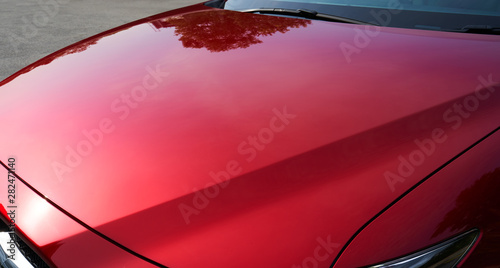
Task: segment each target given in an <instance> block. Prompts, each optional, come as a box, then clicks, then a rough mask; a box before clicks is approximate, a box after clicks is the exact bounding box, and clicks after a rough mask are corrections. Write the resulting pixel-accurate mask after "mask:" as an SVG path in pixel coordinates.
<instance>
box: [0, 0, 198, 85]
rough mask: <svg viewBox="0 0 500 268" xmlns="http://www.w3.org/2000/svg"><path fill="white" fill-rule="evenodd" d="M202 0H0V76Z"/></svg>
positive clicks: (1, 77) (8, 74)
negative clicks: (152, 16)
mask: <svg viewBox="0 0 500 268" xmlns="http://www.w3.org/2000/svg"><path fill="white" fill-rule="evenodd" d="M199 2H202V0H119V1H118V0H107V1H104V0H0V14H1V15H0V25H1V27H0V59H1V61H0V81H1V80H3V79H5V78H7V77H8V76H10V75H12V74H14V73H15V72H17V71H18V70H20V69H21V68H23V67H25V66H27V65H28V64H30V63H33V62H34V61H36V60H38V59H40V58H42V57H44V56H46V55H48V54H50V53H52V52H54V51H57V50H59V49H61V48H64V47H66V46H68V45H71V44H73V43H75V42H77V41H80V40H82V39H84V38H87V37H90V36H92V35H95V34H98V33H100V32H103V31H105V30H108V29H111V28H114V27H116V26H119V25H122V24H125V23H127V22H131V21H134V20H138V19H141V18H144V17H147V16H150V15H154V14H158V13H161V12H164V11H168V10H171V9H175V8H179V7H183V6H187V5H191V4H196V3H199Z"/></svg>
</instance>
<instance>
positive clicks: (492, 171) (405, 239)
mask: <svg viewBox="0 0 500 268" xmlns="http://www.w3.org/2000/svg"><path fill="white" fill-rule="evenodd" d="M498 148H500V133H498V132H497V133H495V134H494V135H492V136H491V137H489V138H487V139H486V140H485V141H483V142H482V143H480V144H479V145H478V146H476V147H474V148H472V149H471V150H470V151H468V152H467V153H465V154H464V155H462V156H460V157H459V158H458V159H457V160H455V161H454V162H453V163H451V164H450V165H448V166H446V167H445V168H444V169H443V170H441V171H439V172H438V173H437V174H435V175H433V176H432V177H431V178H430V179H428V180H427V181H425V182H424V183H423V184H421V185H420V186H419V187H417V188H416V189H415V190H414V191H412V192H411V193H410V194H408V195H407V196H405V197H404V198H403V199H402V200H401V201H399V202H398V203H397V204H396V205H394V206H392V207H391V208H390V209H389V210H387V211H386V212H384V213H383V214H382V215H381V216H380V217H379V218H377V219H376V220H375V221H374V222H372V223H371V224H370V225H369V226H368V227H367V228H366V229H365V230H363V231H362V232H361V233H360V234H359V235H358V236H356V238H355V239H354V240H353V242H352V243H351V244H350V245H349V247H348V248H347V250H346V251H345V253H344V254H343V255H342V256H341V257H340V259H339V262H338V263H337V265H336V266H335V267H361V266H366V265H370V264H376V263H378V262H381V261H385V260H390V259H393V258H397V257H401V256H404V255H407V254H409V253H412V252H414V251H417V250H421V249H423V248H426V247H429V246H430V245H432V244H435V243H439V242H441V241H443V240H446V239H447V238H449V237H451V236H454V235H456V234H458V233H461V232H465V231H467V230H470V229H473V228H478V229H480V230H481V231H482V237H481V239H480V241H479V243H478V245H477V247H476V248H475V249H474V251H473V252H472V254H471V256H469V258H468V259H467V260H466V261H465V262H464V263H463V267H496V266H499V265H500V260H499V259H498V257H497V256H498V252H499V251H500V244H499V243H498V237H500V228H499V227H500V226H499V225H500V214H498V211H499V208H500V199H499V198H498V189H499V187H500V185H499V184H500V163H499V161H498V159H500V152H499V150H498ZM359 256H363V258H360V257H359Z"/></svg>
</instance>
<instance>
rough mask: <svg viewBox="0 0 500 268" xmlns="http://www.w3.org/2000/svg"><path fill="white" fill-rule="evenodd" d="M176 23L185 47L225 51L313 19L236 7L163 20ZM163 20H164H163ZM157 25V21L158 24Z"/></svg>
mask: <svg viewBox="0 0 500 268" xmlns="http://www.w3.org/2000/svg"><path fill="white" fill-rule="evenodd" d="M163 22H165V24H167V25H169V26H175V35H177V36H180V38H179V40H180V41H181V42H182V44H183V45H184V46H185V47H189V48H203V47H204V48H206V49H208V50H209V51H211V52H222V51H227V50H231V49H236V48H247V47H249V46H250V45H254V44H259V43H262V41H261V40H259V38H258V37H259V36H271V35H273V34H274V33H276V32H280V33H286V32H288V31H289V30H290V28H299V27H306V26H307V25H308V24H310V23H311V22H310V21H308V20H302V19H289V18H283V17H276V16H262V15H252V14H242V13H239V12H233V11H217V12H197V13H190V14H186V15H183V16H178V17H170V18H166V19H164V20H163ZM162 24H163V23H162ZM155 26H156V25H155Z"/></svg>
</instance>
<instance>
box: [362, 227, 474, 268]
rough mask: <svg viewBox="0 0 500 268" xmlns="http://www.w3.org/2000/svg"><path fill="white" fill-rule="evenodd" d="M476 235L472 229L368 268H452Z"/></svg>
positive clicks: (470, 245)
mask: <svg viewBox="0 0 500 268" xmlns="http://www.w3.org/2000/svg"><path fill="white" fill-rule="evenodd" d="M478 237H479V230H477V229H473V230H470V231H468V232H466V233H464V234H461V235H459V236H456V237H454V238H451V239H449V240H446V241H444V242H442V243H439V244H438V245H435V246H432V247H430V248H427V249H424V250H422V251H419V252H417V253H414V254H411V255H408V256H405V257H402V258H398V259H395V260H392V261H389V262H385V263H382V264H377V265H373V266H369V268H386V267H387V268H389V267H390V268H410V267H411V268H427V267H436V268H437V267H439V268H452V267H455V266H456V265H457V264H458V263H459V262H460V261H461V260H462V258H463V257H464V256H465V255H466V254H467V252H468V251H469V249H470V248H471V247H472V245H474V243H475V242H476V240H477V238H478Z"/></svg>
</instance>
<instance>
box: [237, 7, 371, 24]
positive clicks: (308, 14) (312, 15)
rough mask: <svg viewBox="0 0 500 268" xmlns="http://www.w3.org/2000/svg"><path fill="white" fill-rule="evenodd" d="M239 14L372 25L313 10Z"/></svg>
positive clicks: (246, 10) (262, 11)
mask: <svg viewBox="0 0 500 268" xmlns="http://www.w3.org/2000/svg"><path fill="white" fill-rule="evenodd" d="M239 11H240V12H246V13H261V14H276V15H285V16H294V17H300V18H306V19H316V20H326V21H334V22H344V23H352V24H362V25H374V24H372V23H368V22H364V21H359V20H353V19H348V18H344V17H339V16H334V15H329V14H323V13H318V12H317V11H315V10H310V9H302V8H300V9H287V8H252V9H245V10H239Z"/></svg>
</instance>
